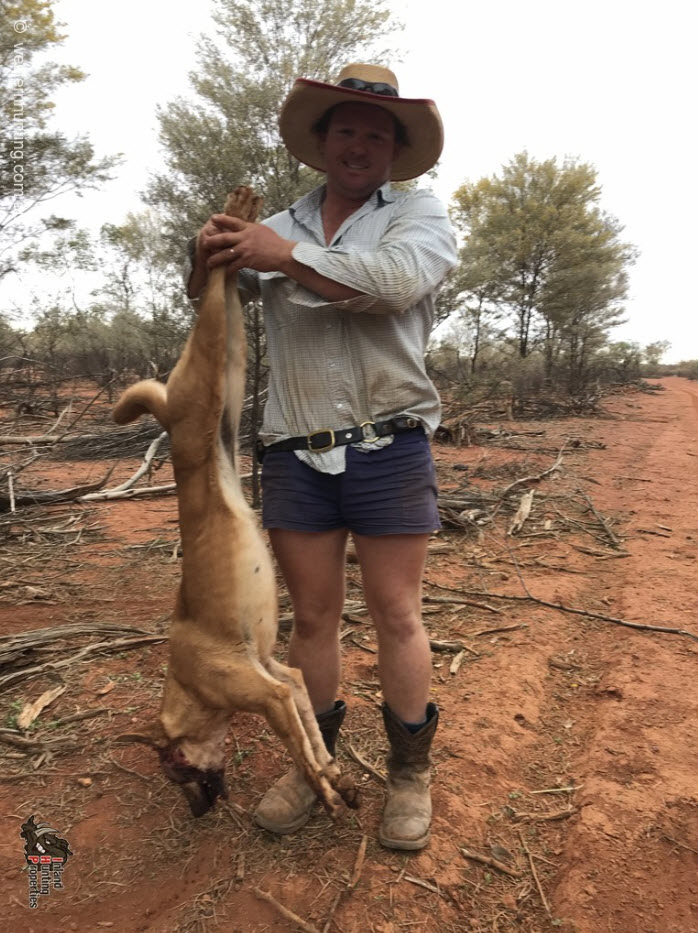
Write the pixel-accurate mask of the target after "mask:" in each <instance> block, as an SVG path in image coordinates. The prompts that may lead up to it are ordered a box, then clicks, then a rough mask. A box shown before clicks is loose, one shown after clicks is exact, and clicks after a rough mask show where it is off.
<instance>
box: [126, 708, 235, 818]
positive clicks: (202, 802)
mask: <svg viewBox="0 0 698 933" xmlns="http://www.w3.org/2000/svg"><path fill="white" fill-rule="evenodd" d="M151 731H152V734H150V735H143V734H142V733H135V732H133V733H128V734H124V735H120V736H119V737H118V739H117V741H118V742H119V744H130V743H131V742H140V743H141V744H142V745H148V746H150V748H153V749H155V751H156V752H157V753H158V757H159V759H160V764H161V766H162V770H163V772H164V774H165V776H166V777H167V778H168V779H169V780H170V781H172V782H173V784H178V785H179V786H180V787H181V788H182V793H183V794H184V796H185V798H186V800H187V803H188V804H189V808H190V810H191V812H192V814H193V815H194V816H203V815H204V813H208V811H209V810H210V809H211V808H212V807H213V805H214V804H215V802H216V800H217V799H218V798H219V797H222V798H223V799H224V800H227V798H228V790H227V788H226V786H225V769H224V768H222V767H221V768H199V767H197V766H196V765H194V764H192V763H191V762H190V761H189V759H188V758H187V756H186V755H185V754H184V752H183V751H182V749H181V747H180V744H179V742H177V741H172V742H168V741H167V740H162V733H161V730H160V728H159V727H157V726H156V727H154V728H153V730H151ZM155 735H157V737H158V738H159V739H161V741H158V740H157V739H156V738H155Z"/></svg>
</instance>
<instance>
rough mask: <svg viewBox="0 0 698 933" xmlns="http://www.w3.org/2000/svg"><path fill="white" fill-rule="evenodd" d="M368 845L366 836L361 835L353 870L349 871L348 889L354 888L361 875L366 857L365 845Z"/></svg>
mask: <svg viewBox="0 0 698 933" xmlns="http://www.w3.org/2000/svg"><path fill="white" fill-rule="evenodd" d="M367 845H368V836H366V835H363V836H362V837H361V843H360V844H359V851H358V852H357V853H356V861H355V862H354V871H353V872H352V873H351V881H350V882H349V885H348V888H349V890H350V891H353V890H354V888H355V887H356V886H357V884H358V883H359V878H360V877H361V871H362V869H363V867H364V859H365V858H366V846H367Z"/></svg>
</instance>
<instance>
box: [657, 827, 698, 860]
mask: <svg viewBox="0 0 698 933" xmlns="http://www.w3.org/2000/svg"><path fill="white" fill-rule="evenodd" d="M661 835H662V836H664V838H665V839H668V840H669V842H673V843H674V845H675V846H678V847H679V848H680V849H686V850H687V851H688V852H693V853H694V854H695V855H698V850H697V849H692V848H691V847H690V846H687V845H686V844H685V843H683V842H679V840H678V839H674V837H673V836H669V835H667V833H665V832H664V831H663V830H662V833H661Z"/></svg>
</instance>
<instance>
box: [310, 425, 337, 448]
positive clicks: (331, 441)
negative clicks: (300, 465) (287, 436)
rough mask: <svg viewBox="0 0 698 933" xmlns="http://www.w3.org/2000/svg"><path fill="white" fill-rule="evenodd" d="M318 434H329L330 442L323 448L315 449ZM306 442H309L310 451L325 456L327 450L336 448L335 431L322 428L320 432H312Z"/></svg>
mask: <svg viewBox="0 0 698 933" xmlns="http://www.w3.org/2000/svg"><path fill="white" fill-rule="evenodd" d="M318 434H329V436H330V442H329V444H325V445H324V446H322V447H313V438H314V437H317V436H318ZM306 440H307V441H308V450H309V451H310V452H311V453H314V454H324V453H325V451H327V450H332V448H333V447H334V431H333V430H332V429H331V428H322V430H320V431H312V432H311V433H310V434H308V436H307V438H306Z"/></svg>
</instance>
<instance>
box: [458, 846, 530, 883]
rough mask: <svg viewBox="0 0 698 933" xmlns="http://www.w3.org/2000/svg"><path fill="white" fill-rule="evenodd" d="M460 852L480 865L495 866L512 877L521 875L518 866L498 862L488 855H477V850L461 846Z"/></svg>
mask: <svg viewBox="0 0 698 933" xmlns="http://www.w3.org/2000/svg"><path fill="white" fill-rule="evenodd" d="M461 852H462V853H463V855H464V856H465V857H466V858H469V859H471V860H472V861H473V862H480V863H481V864H482V865H487V866H488V867H489V868H496V869H497V871H501V872H504V874H505V875H509V876H510V877H512V878H522V877H523V872H521V871H519V870H518V868H509V866H508V865H505V864H504V862H500V861H498V860H497V859H496V858H490V856H489V855H478V854H477V852H471V851H470V849H464V848H463V847H462V846H461Z"/></svg>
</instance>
